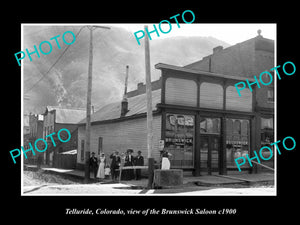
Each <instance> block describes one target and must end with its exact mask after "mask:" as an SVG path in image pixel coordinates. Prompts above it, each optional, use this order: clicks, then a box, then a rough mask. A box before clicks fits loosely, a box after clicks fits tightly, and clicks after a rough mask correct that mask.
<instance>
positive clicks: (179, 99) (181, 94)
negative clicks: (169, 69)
mask: <svg viewBox="0 0 300 225" xmlns="http://www.w3.org/2000/svg"><path fill="white" fill-rule="evenodd" d="M165 103H166V104H172V105H184V106H194V107H196V106H197V84H196V82H195V81H193V80H187V79H179V78H173V77H169V78H167V80H166V91H165Z"/></svg>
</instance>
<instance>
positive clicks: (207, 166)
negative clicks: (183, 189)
mask: <svg viewBox="0 0 300 225" xmlns="http://www.w3.org/2000/svg"><path fill="white" fill-rule="evenodd" d="M219 153H220V136H219V135H212V134H210V135H201V137H200V169H201V170H202V171H206V172H207V173H208V174H209V175H211V174H212V172H219V168H220V162H219V161H220V160H219V159H220V156H219V155H220V154H219Z"/></svg>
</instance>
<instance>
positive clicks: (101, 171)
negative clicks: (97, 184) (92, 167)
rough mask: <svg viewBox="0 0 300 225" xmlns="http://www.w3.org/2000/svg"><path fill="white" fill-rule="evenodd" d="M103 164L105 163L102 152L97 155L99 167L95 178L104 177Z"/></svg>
mask: <svg viewBox="0 0 300 225" xmlns="http://www.w3.org/2000/svg"><path fill="white" fill-rule="evenodd" d="M105 164H106V159H105V155H104V153H101V155H100V157H99V168H98V172H97V178H99V179H104V178H105Z"/></svg>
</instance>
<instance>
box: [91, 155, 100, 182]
mask: <svg viewBox="0 0 300 225" xmlns="http://www.w3.org/2000/svg"><path fill="white" fill-rule="evenodd" d="M90 168H91V169H92V171H93V172H94V178H95V179H96V176H97V170H98V159H97V157H95V152H92V157H91V158H90Z"/></svg>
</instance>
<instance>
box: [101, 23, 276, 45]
mask: <svg viewBox="0 0 300 225" xmlns="http://www.w3.org/2000/svg"><path fill="white" fill-rule="evenodd" d="M105 25H106V26H122V27H124V28H125V29H127V30H129V31H131V32H132V33H133V34H134V33H135V32H137V31H139V30H143V28H144V25H148V30H149V31H151V30H154V27H153V24H105ZM163 25H164V26H163ZM163 25H162V27H161V29H162V30H164V31H168V30H169V29H170V28H169V25H168V24H167V23H163ZM179 25H180V28H178V26H177V24H176V23H172V29H171V31H170V32H169V33H167V34H163V33H161V32H160V37H157V36H156V34H155V33H153V34H151V37H153V40H154V39H156V38H168V37H176V36H202V37H208V36H211V37H214V38H217V39H219V40H222V41H224V42H227V43H228V44H230V45H235V44H237V43H240V42H243V41H245V40H248V39H250V38H253V37H255V36H257V31H258V30H259V29H260V30H261V35H262V36H263V37H264V38H269V39H272V40H275V39H276V24H275V23H268V24H266V23H251V24H250V23H232V24H214V23H209V24H200V23H192V24H185V23H183V24H182V23H179ZM155 26H156V27H157V28H158V24H155ZM151 28H152V29H151ZM137 35H140V34H137Z"/></svg>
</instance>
